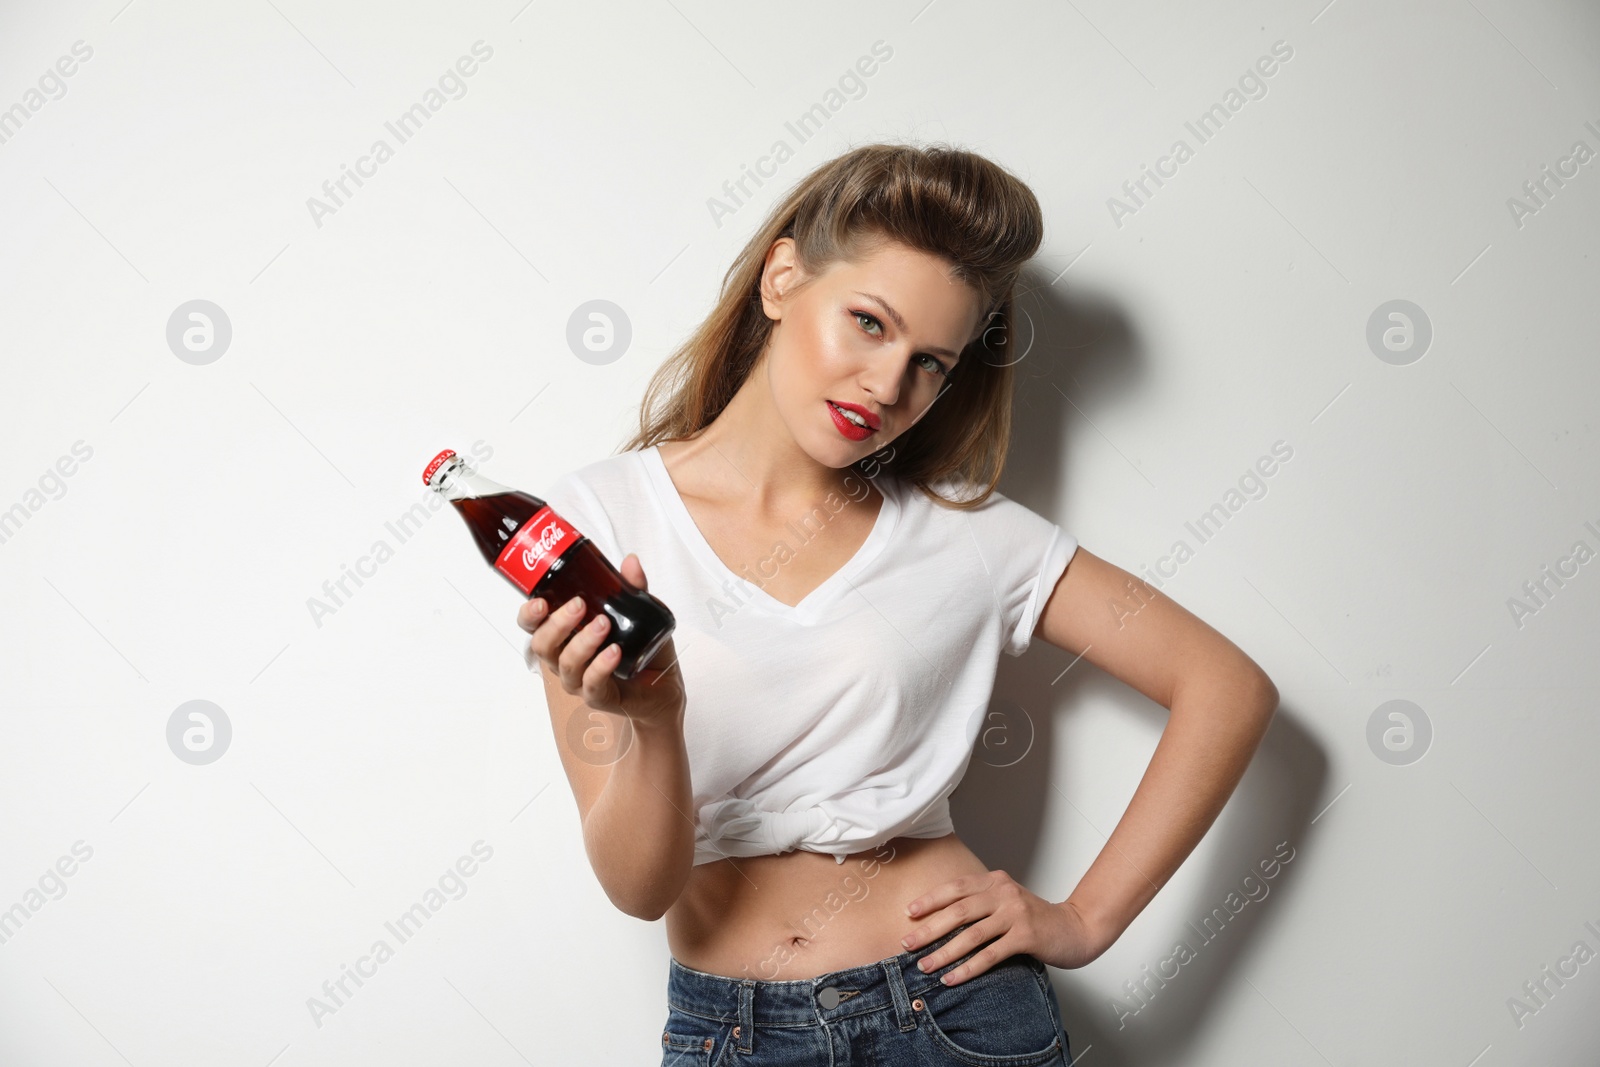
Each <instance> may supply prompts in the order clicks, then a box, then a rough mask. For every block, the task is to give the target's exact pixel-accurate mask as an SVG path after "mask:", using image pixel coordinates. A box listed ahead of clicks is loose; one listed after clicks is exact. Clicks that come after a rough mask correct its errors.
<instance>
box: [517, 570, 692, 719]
mask: <svg viewBox="0 0 1600 1067" xmlns="http://www.w3.org/2000/svg"><path fill="white" fill-rule="evenodd" d="M620 569H621V571H622V577H623V578H625V579H627V581H628V582H629V583H631V584H632V585H633V586H635V587H636V588H638V589H646V590H647V589H648V588H649V586H648V583H647V581H646V579H645V574H644V567H643V566H641V565H640V563H639V557H638V556H637V555H635V554H634V553H632V552H630V553H628V555H627V556H625V557H624V558H623V560H622V567H621V568H620ZM574 602H575V603H576V604H577V606H578V610H576V611H572V610H569V608H568V605H567V604H554V605H546V604H545V603H544V600H543V599H542V598H540V597H534V598H533V599H531V600H529V601H527V602H525V603H524V604H523V605H522V607H521V608H519V609H518V610H517V625H518V626H521V627H522V628H523V629H524V630H526V631H528V632H529V633H530V634H532V635H533V637H532V638H530V639H529V641H528V651H529V652H530V653H531V654H532V655H533V656H534V657H535V658H537V659H538V661H539V668H540V670H541V671H542V672H544V673H545V674H546V675H547V676H553V677H556V678H559V679H560V680H561V688H562V689H564V690H566V691H567V692H568V693H570V694H572V695H573V696H582V697H583V702H584V703H585V704H587V705H589V707H591V708H596V709H598V710H600V711H609V712H614V713H616V714H618V715H626V716H627V717H628V718H629V719H631V720H633V723H634V725H635V726H654V725H658V724H666V723H669V722H677V723H679V724H681V723H682V721H683V709H684V702H685V695H684V689H683V671H682V670H681V669H680V668H679V667H678V651H677V648H676V647H675V646H674V643H673V639H672V638H671V637H669V638H667V640H666V641H665V642H664V643H663V644H662V646H661V647H660V648H659V649H658V650H657V651H656V654H655V656H654V658H652V659H651V660H650V662H649V663H648V664H646V665H645V666H643V667H641V668H639V670H637V671H636V672H634V676H633V677H632V678H630V679H627V680H626V681H624V680H622V679H619V678H615V677H613V676H612V673H611V672H612V671H613V670H615V669H616V666H617V663H618V661H619V660H620V659H621V658H622V655H621V652H622V650H621V649H620V648H619V647H618V646H617V645H616V644H615V643H614V642H613V643H611V644H606V642H607V641H608V640H609V639H610V637H611V620H610V619H609V618H608V617H607V616H606V615H605V614H604V613H596V614H595V616H594V618H592V619H590V620H589V625H587V626H585V627H583V628H582V629H581V630H578V631H577V632H576V633H573V628H574V627H575V626H577V623H578V620H579V619H581V618H582V617H583V602H582V601H581V600H575V601H574ZM551 609H553V611H552V610H551ZM569 636H570V640H569ZM563 642H565V644H563ZM602 645H604V648H602V647H601V646H602ZM597 653H598V654H597Z"/></svg>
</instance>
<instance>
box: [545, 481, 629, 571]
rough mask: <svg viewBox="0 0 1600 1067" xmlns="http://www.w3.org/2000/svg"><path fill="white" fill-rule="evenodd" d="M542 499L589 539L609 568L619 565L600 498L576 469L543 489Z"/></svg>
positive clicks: (614, 538)
mask: <svg viewBox="0 0 1600 1067" xmlns="http://www.w3.org/2000/svg"><path fill="white" fill-rule="evenodd" d="M544 502H545V503H546V504H549V505H550V506H551V507H552V508H554V509H555V512H556V514H557V515H560V516H561V517H562V518H563V519H566V520H567V522H569V523H571V524H572V526H573V527H574V528H575V529H576V530H577V531H578V532H579V533H580V534H582V535H583V536H585V537H587V538H588V539H589V540H590V541H593V542H594V545H595V547H596V548H598V549H599V550H600V551H601V553H602V554H603V555H604V556H605V557H606V559H608V560H610V561H611V565H612V566H613V567H621V566H622V556H623V553H622V551H621V550H620V549H619V548H618V546H617V536H616V532H615V531H614V530H613V529H612V527H611V518H610V516H609V515H607V514H606V509H605V507H604V506H603V505H602V504H601V503H600V498H599V497H598V496H596V495H595V492H594V490H593V489H592V488H591V487H590V486H589V484H588V482H586V481H584V480H583V478H582V477H581V476H580V473H579V472H578V471H569V472H568V473H566V474H563V475H562V476H561V477H560V478H557V479H556V480H555V483H554V484H553V485H551V486H550V488H549V489H548V490H547V491H546V493H545V498H544Z"/></svg>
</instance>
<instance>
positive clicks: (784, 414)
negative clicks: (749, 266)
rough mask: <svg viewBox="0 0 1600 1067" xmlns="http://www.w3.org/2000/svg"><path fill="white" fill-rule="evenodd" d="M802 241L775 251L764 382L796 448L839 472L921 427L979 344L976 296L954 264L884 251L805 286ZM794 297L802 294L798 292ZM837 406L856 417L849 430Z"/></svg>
mask: <svg viewBox="0 0 1600 1067" xmlns="http://www.w3.org/2000/svg"><path fill="white" fill-rule="evenodd" d="M803 280H805V276H804V273H803V272H802V271H801V269H800V265H799V263H798V261H797V260H796V259H795V256H794V239H793V238H789V237H785V238H781V239H780V240H778V241H777V242H775V243H774V244H773V246H772V249H771V250H770V251H769V252H768V255H767V264H766V270H765V273H764V274H763V276H762V285H761V302H762V306H763V308H765V310H766V314H767V317H768V318H769V319H774V320H777V321H775V322H774V324H773V328H772V336H771V339H770V341H769V342H768V351H767V354H766V363H765V370H766V375H767V381H768V383H769V385H770V387H771V390H772V401H773V404H774V406H775V407H776V408H777V411H778V415H779V417H780V418H781V419H782V420H783V421H784V423H785V424H786V425H787V427H788V429H789V432H790V433H791V434H792V435H793V437H794V440H795V441H796V442H797V443H798V444H799V445H800V447H801V448H802V449H804V450H805V451H806V453H807V454H808V455H810V456H811V457H812V458H813V459H815V460H817V462H819V463H822V464H824V465H825V466H828V467H834V468H842V467H845V466H848V465H849V464H851V463H854V462H856V461H857V460H860V459H863V458H865V457H867V456H870V455H872V454H873V453H875V452H878V451H880V450H881V449H883V447H884V446H886V445H887V444H888V443H889V442H891V441H893V440H894V439H895V438H896V437H898V436H900V435H901V434H902V433H904V432H905V431H906V430H908V429H910V428H911V427H912V426H914V425H915V424H916V422H917V420H919V419H920V418H922V416H923V415H925V414H926V413H927V411H928V408H929V407H930V406H931V405H932V404H933V402H934V399H935V398H936V397H937V396H938V395H939V392H940V390H941V389H943V388H944V385H945V381H946V375H948V374H949V373H950V371H951V370H952V369H954V367H955V365H956V362H957V360H958V358H959V356H960V353H961V350H962V349H963V348H965V347H966V346H967V344H968V343H969V342H970V341H971V340H973V339H975V338H976V336H977V332H978V328H979V322H978V317H979V314H980V313H981V310H982V309H981V307H980V306H979V297H978V294H977V292H976V291H975V290H973V289H972V287H970V286H969V285H967V284H966V283H964V282H961V281H958V280H956V279H955V278H953V277H951V275H950V264H949V262H948V261H946V260H942V259H939V258H937V257H935V256H930V255H928V254H927V253H925V252H920V251H917V250H914V249H911V248H907V247H906V246H904V245H900V244H894V243H888V242H885V243H882V244H880V245H879V246H877V249H876V251H873V252H870V253H869V254H867V256H866V258H864V259H861V260H859V261H857V262H853V263H852V262H844V261H841V262H838V263H835V264H833V265H832V266H830V267H829V268H828V269H827V270H825V271H824V272H823V273H821V274H819V275H817V276H816V277H815V278H814V279H812V280H811V281H810V283H809V284H806V285H798V283H799V282H801V281H803ZM797 286H798V287H797ZM835 405H841V406H847V407H852V408H854V409H859V411H858V413H862V414H864V417H865V419H866V421H867V423H868V425H869V426H870V427H873V429H871V431H870V432H864V431H862V430H861V429H858V428H857V427H855V426H853V425H850V424H849V423H848V422H847V421H846V419H847V417H846V416H844V415H843V414H841V413H840V412H839V411H837V410H835Z"/></svg>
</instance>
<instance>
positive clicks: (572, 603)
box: [567, 596, 583, 615]
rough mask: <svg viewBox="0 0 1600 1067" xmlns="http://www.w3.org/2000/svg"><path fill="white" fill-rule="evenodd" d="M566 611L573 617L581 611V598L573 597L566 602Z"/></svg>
mask: <svg viewBox="0 0 1600 1067" xmlns="http://www.w3.org/2000/svg"><path fill="white" fill-rule="evenodd" d="M567 610H568V611H570V612H571V613H572V614H574V615H576V614H577V613H578V612H580V611H582V610H583V597H581V596H575V597H573V598H572V599H571V600H569V601H567Z"/></svg>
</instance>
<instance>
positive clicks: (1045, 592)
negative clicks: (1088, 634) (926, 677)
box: [966, 491, 1078, 656]
mask: <svg viewBox="0 0 1600 1067" xmlns="http://www.w3.org/2000/svg"><path fill="white" fill-rule="evenodd" d="M966 515H967V522H968V525H969V528H970V530H971V531H972V535H973V538H974V540H975V541H976V542H977V549H978V556H979V558H980V559H981V560H982V561H983V566H984V570H985V571H987V572H988V575H989V579H990V581H991V582H992V583H993V588H994V597H995V602H996V606H997V610H998V611H999V612H1000V633H1001V639H1002V641H1003V644H1002V646H1001V647H1002V648H1003V649H1004V651H1005V653H1006V654H1007V655H1009V656H1020V655H1022V654H1023V653H1024V652H1026V651H1027V650H1028V646H1029V645H1030V644H1031V643H1032V642H1033V630H1034V627H1036V626H1037V625H1038V624H1039V614H1040V613H1041V612H1042V611H1043V610H1044V605H1045V601H1047V600H1049V599H1050V593H1051V592H1052V591H1053V590H1054V589H1055V587H1056V582H1057V581H1059V580H1060V578H1061V575H1062V574H1063V573H1064V572H1065V571H1066V569H1067V564H1068V563H1071V562H1072V557H1073V556H1074V555H1075V554H1076V553H1077V551H1078V539H1077V538H1076V537H1074V536H1072V535H1071V534H1069V533H1067V532H1066V531H1065V530H1063V529H1062V528H1061V527H1060V526H1059V525H1058V524H1056V523H1054V522H1052V521H1051V520H1049V519H1047V518H1045V517H1044V516H1043V515H1040V514H1039V513H1038V512H1036V511H1033V510H1031V509H1030V508H1027V507H1025V506H1024V505H1022V504H1019V503H1017V502H1016V501H1015V500H1012V499H1011V498H1010V497H1008V496H1005V495H1004V494H1003V493H1000V492H998V491H995V492H991V493H990V494H989V499H987V500H985V501H984V502H983V504H981V505H980V506H979V507H977V508H973V509H971V510H969V511H968V512H967V513H966Z"/></svg>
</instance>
